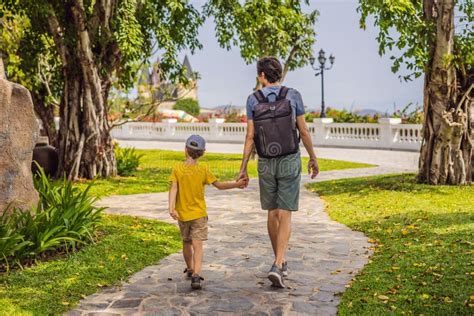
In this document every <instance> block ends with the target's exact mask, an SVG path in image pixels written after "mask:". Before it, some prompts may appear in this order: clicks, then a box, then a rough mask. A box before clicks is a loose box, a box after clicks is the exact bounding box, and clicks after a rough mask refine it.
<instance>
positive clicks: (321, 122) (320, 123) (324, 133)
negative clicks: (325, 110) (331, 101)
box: [312, 117, 334, 146]
mask: <svg viewBox="0 0 474 316" xmlns="http://www.w3.org/2000/svg"><path fill="white" fill-rule="evenodd" d="M333 122H334V120H333V119H332V118H329V117H324V118H315V119H313V133H312V136H313V143H314V145H315V146H324V145H325V143H326V140H327V138H328V135H329V129H328V125H329V124H331V123H333Z"/></svg>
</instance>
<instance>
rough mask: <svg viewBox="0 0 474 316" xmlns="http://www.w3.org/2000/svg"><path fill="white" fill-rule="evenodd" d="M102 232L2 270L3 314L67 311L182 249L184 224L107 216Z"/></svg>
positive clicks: (0, 309) (0, 294) (0, 311)
mask: <svg viewBox="0 0 474 316" xmlns="http://www.w3.org/2000/svg"><path fill="white" fill-rule="evenodd" d="M101 231H102V232H103V234H104V235H103V236H102V237H101V238H100V240H99V241H98V242H97V243H95V244H91V245H88V246H86V247H84V248H83V249H81V250H80V251H78V252H76V253H73V254H71V255H69V256H67V257H65V258H61V259H58V260H53V261H48V262H41V263H38V264H37V265H36V266H34V267H31V268H27V269H25V270H23V271H21V270H15V271H13V272H11V273H10V274H0V315H57V314H61V313H63V312H65V311H68V310H70V309H72V308H73V307H74V306H75V305H76V304H77V303H78V302H79V300H80V299H81V298H83V297H85V296H87V295H90V294H93V293H96V292H98V291H100V288H101V287H104V286H112V285H117V284H119V283H120V282H121V281H122V280H126V279H127V278H128V277H129V276H130V275H132V274H133V273H135V272H137V271H140V270H142V269H143V268H145V267H146V266H149V265H152V264H156V263H158V261H159V260H161V259H162V258H164V257H166V256H168V255H170V254H172V253H174V252H176V251H178V250H179V249H180V248H181V242H180V237H179V232H178V229H177V228H176V227H175V226H173V225H170V224H166V223H163V222H159V221H155V220H147V219H139V218H134V217H130V216H111V215H104V216H103V223H102V227H101Z"/></svg>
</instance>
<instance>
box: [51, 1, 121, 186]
mask: <svg viewBox="0 0 474 316" xmlns="http://www.w3.org/2000/svg"><path fill="white" fill-rule="evenodd" d="M85 15H86V14H85V10H84V7H83V4H82V1H77V2H76V3H75V4H74V5H73V6H72V8H71V16H72V21H71V24H74V29H75V31H76V33H77V43H76V46H75V47H74V46H72V47H70V46H69V47H64V51H63V52H64V53H63V54H62V58H63V76H64V92H63V97H62V99H61V105H60V119H61V120H60V129H59V173H60V174H66V175H67V177H68V178H69V179H71V180H75V179H77V178H86V179H92V178H95V177H97V176H99V177H109V176H114V175H116V164H115V155H114V149H113V144H112V138H111V136H110V126H109V122H108V120H107V110H106V108H105V104H106V102H107V100H106V99H105V98H106V97H107V95H108V91H103V89H102V80H101V78H100V77H99V75H98V67H97V65H96V63H95V60H94V57H93V54H92V49H91V47H92V46H91V43H90V39H89V33H88V30H87V26H86V21H85ZM53 23H54V21H53ZM106 80H107V78H106ZM104 86H105V87H106V89H108V88H110V85H107V84H105V85H104Z"/></svg>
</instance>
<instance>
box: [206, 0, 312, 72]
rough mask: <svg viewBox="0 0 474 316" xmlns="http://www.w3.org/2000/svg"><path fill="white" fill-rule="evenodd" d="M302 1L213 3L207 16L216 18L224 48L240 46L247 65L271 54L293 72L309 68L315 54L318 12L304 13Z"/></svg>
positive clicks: (248, 0) (207, 11) (215, 1)
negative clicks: (315, 29) (311, 57)
mask: <svg viewBox="0 0 474 316" xmlns="http://www.w3.org/2000/svg"><path fill="white" fill-rule="evenodd" d="M300 2H301V1H289V0H278V1H267V0H265V1H261V0H247V1H245V2H244V3H243V4H241V3H240V2H239V1H237V0H224V1H222V0H211V1H209V2H208V3H207V4H206V6H205V13H206V15H208V16H213V17H214V20H215V23H216V36H217V38H218V41H219V44H220V45H221V47H223V48H226V49H227V50H230V49H231V48H232V47H233V46H236V47H238V48H239V49H240V54H241V56H242V58H243V59H244V61H245V62H246V63H247V64H251V63H254V62H255V61H256V60H258V59H259V58H261V57H263V56H269V55H271V56H276V57H278V58H280V59H282V60H283V61H284V63H285V64H286V66H287V70H293V69H296V68H298V67H302V66H303V65H305V64H306V63H307V60H308V58H309V57H310V56H311V54H312V45H313V44H314V42H315V31H314V24H315V22H316V17H317V15H318V12H317V11H312V12H310V13H305V12H303V11H302V10H301V4H300ZM304 2H305V3H307V1H304Z"/></svg>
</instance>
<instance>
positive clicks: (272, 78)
mask: <svg viewBox="0 0 474 316" xmlns="http://www.w3.org/2000/svg"><path fill="white" fill-rule="evenodd" d="M262 72H263V73H264V74H265V79H267V80H268V82H270V83H274V82H277V81H280V79H281V76H282V72H283V69H282V67H281V64H280V61H279V60H278V59H277V58H275V57H271V56H270V57H263V58H261V59H260V60H259V61H258V62H257V73H258V75H260V74H261V73H262Z"/></svg>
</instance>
